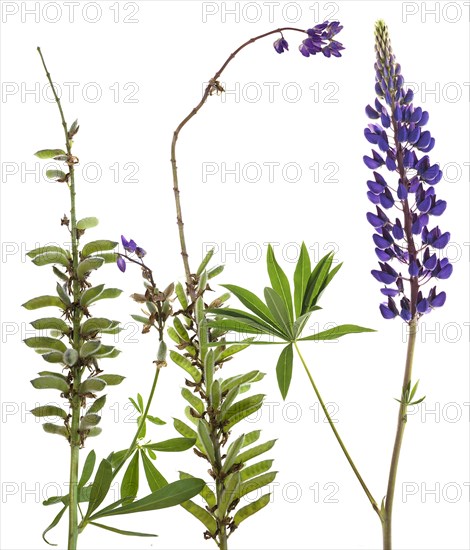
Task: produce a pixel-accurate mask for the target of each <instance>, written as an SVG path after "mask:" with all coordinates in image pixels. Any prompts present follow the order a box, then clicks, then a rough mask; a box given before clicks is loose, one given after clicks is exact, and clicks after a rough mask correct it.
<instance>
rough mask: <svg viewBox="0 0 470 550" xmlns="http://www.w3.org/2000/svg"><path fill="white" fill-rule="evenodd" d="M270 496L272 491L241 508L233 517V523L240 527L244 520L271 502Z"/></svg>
mask: <svg viewBox="0 0 470 550" xmlns="http://www.w3.org/2000/svg"><path fill="white" fill-rule="evenodd" d="M269 498H270V493H268V494H267V495H263V496H262V497H261V498H259V499H258V500H255V502H251V503H250V504H248V506H244V507H243V508H240V510H238V512H237V513H236V514H235V517H234V518H233V523H234V524H235V525H236V526H237V527H238V526H239V525H240V523H241V522H242V521H244V520H245V519H247V518H249V517H250V516H252V515H253V514H256V512H259V511H260V510H261V509H262V508H264V507H265V506H266V505H267V504H268V503H269Z"/></svg>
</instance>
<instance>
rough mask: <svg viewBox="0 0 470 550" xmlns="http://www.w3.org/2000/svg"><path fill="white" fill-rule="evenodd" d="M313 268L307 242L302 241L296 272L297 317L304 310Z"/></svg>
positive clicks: (295, 297)
mask: <svg viewBox="0 0 470 550" xmlns="http://www.w3.org/2000/svg"><path fill="white" fill-rule="evenodd" d="M311 269H312V268H311V264H310V256H309V253H308V250H307V247H306V246H305V243H302V247H301V249H300V255H299V259H298V261H297V265H296V268H295V272H294V309H295V316H296V318H297V317H299V316H300V315H301V312H302V302H303V298H304V295H305V290H306V288H307V283H308V279H309V277H310V273H311Z"/></svg>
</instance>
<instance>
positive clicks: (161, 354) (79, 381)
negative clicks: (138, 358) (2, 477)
mask: <svg viewBox="0 0 470 550" xmlns="http://www.w3.org/2000/svg"><path fill="white" fill-rule="evenodd" d="M38 51H39V54H40V56H41V60H42V63H43V65H44V69H45V71H46V75H47V78H48V80H49V83H50V85H51V88H52V90H53V93H54V97H55V101H56V103H57V106H58V108H59V111H60V116H61V122H62V126H63V129H64V134H65V150H62V149H43V150H41V151H38V152H37V153H36V156H37V157H39V158H41V159H54V160H56V161H59V162H63V163H64V164H65V166H66V171H62V170H50V171H48V172H47V173H46V175H47V177H48V178H50V179H53V180H55V181H56V182H58V183H59V184H62V185H67V186H68V189H69V193H70V218H69V217H68V216H66V215H64V216H63V217H62V219H61V222H60V225H61V226H65V229H66V231H67V232H68V236H69V238H70V243H71V245H70V247H69V248H62V247H59V246H55V245H54V246H43V247H40V248H37V249H35V250H32V251H31V252H29V253H28V256H29V257H30V258H31V259H32V261H33V263H34V264H36V265H38V266H45V265H51V264H52V266H53V267H52V269H53V273H54V275H55V277H56V278H57V279H58V280H59V281H58V282H57V284H56V295H50V296H49V295H44V296H38V297H35V298H32V299H30V300H28V301H27V302H26V303H25V304H23V306H24V307H25V308H26V309H28V310H36V309H41V308H46V307H52V308H56V309H57V308H58V309H59V312H60V317H43V318H41V319H37V320H36V321H33V322H32V323H31V324H32V325H33V327H34V328H35V329H37V330H38V331H40V332H39V333H38V335H37V336H33V337H31V338H27V339H26V340H25V343H26V345H27V346H29V347H31V348H33V349H34V350H35V351H36V352H37V353H39V354H40V355H41V356H42V358H43V359H44V360H45V361H46V362H47V363H49V364H52V365H55V366H56V367H58V369H59V370H58V371H55V370H54V371H50V370H45V371H41V372H39V377H38V378H35V379H34V380H32V382H31V383H32V385H33V386H34V387H35V388H37V389H40V390H55V391H58V392H59V395H60V398H61V399H63V400H65V402H66V407H65V409H64V408H62V407H61V406H56V405H45V406H40V407H37V408H35V409H33V410H32V413H33V414H34V415H35V416H37V417H47V418H56V419H58V421H59V423H52V422H46V423H45V424H43V428H44V430H45V431H46V432H47V433H49V434H56V435H59V436H61V437H63V438H65V440H66V442H67V444H68V445H69V446H70V476H69V483H70V484H69V494H67V495H64V496H62V497H52V498H50V499H48V500H47V501H45V502H44V504H45V505H53V504H61V505H62V508H61V510H60V512H59V513H58V514H57V515H56V517H55V518H54V520H53V521H52V523H51V524H50V525H49V526H48V527H47V528H46V530H45V531H44V533H43V539H44V540H45V541H46V542H48V540H47V539H46V534H47V533H48V532H49V531H50V530H51V529H52V528H54V527H55V526H56V525H57V524H58V523H59V521H60V520H61V518H62V516H63V515H64V514H65V512H66V511H67V510H68V511H69V522H68V523H69V529H68V548H69V549H70V550H74V549H75V548H77V540H78V535H79V533H81V532H82V531H83V529H84V528H85V527H86V526H87V525H93V526H95V527H98V528H101V529H106V530H109V531H113V532H115V533H118V534H121V535H127V536H143V537H153V536H156V535H154V534H149V533H138V532H134V531H126V530H123V529H118V528H116V527H112V526H109V525H105V524H102V523H101V521H98V520H101V519H102V518H106V517H109V516H116V515H123V514H131V513H136V512H143V511H150V510H157V509H160V508H166V507H168V506H174V505H176V504H180V503H181V502H184V501H186V500H187V499H188V498H191V497H192V496H194V495H196V494H198V493H199V492H200V490H201V488H202V487H203V486H204V483H203V481H202V480H200V479H197V478H194V479H184V480H179V481H176V482H174V483H171V484H167V483H166V482H165V484H164V485H165V486H164V485H163V484H161V485H159V486H158V487H157V486H156V483H155V477H156V469H155V467H154V466H153V464H152V460H151V459H155V458H156V455H155V451H182V450H186V449H189V448H190V447H191V446H192V445H193V443H194V439H186V438H174V439H171V440H167V441H162V442H159V443H152V442H146V443H143V442H142V438H143V437H144V436H145V426H146V422H147V420H149V421H151V422H153V423H154V424H161V423H163V422H162V421H160V420H159V419H158V418H156V417H152V416H149V414H148V412H149V408H150V404H151V401H152V398H153V394H154V391H155V386H156V382H157V380H158V375H159V373H160V369H161V368H162V367H163V366H164V365H165V364H166V362H165V358H166V346H165V343H164V340H163V336H164V326H165V321H166V319H167V318H168V315H169V313H170V310H171V308H170V302H169V300H168V296H167V294H168V293H171V290H169V291H167V293H165V291H164V292H163V293H161V292H160V291H159V290H158V289H157V287H156V286H155V283H154V280H153V275H152V271H151V270H150V269H149V268H148V267H147V266H146V265H145V264H144V263H143V259H142V258H143V257H144V256H145V251H144V250H143V249H141V248H138V247H136V245H135V243H133V244H132V241H131V243H127V242H126V243H124V244H125V249H126V250H132V251H133V252H135V253H136V255H137V257H138V260H132V261H135V262H136V263H139V264H140V266H141V269H142V273H143V277H144V280H145V284H146V291H145V297H143V300H144V301H145V302H146V303H147V305H148V307H149V308H150V309H151V311H152V314H151V316H150V320H151V321H152V322H151V323H150V321H149V328H150V325H154V326H155V327H156V328H157V331H158V334H159V342H160V344H159V350H158V354H157V360H156V361H155V364H154V369H155V378H154V383H153V386H152V390H151V392H150V396H149V399H148V402H147V405H146V407H145V409H144V403H143V399H142V398H141V397H140V395H139V397H138V405H137V404H136V405H135V406H136V408H140V410H141V415H140V417H139V419H138V424H137V431H136V434H135V437H134V438H133V440H132V442H131V444H130V446H129V447H126V448H125V449H124V450H121V451H118V452H113V453H111V454H110V455H109V456H108V457H107V458H106V459H103V460H101V462H100V464H99V466H98V469H97V471H96V474H95V476H94V480H93V482H92V483H89V481H90V479H91V477H92V475H93V472H94V469H95V463H96V454H95V452H94V451H93V450H91V451H90V452H89V453H88V455H87V458H86V460H85V462H84V465H83V469H82V473H81V475H80V478H79V476H78V474H79V454H80V449H82V448H83V447H85V445H87V443H88V439H89V438H91V437H94V436H97V435H99V434H100V433H101V428H100V427H98V426H97V425H98V424H99V423H100V420H101V417H100V415H99V414H98V413H99V412H100V411H101V410H102V409H103V407H104V405H105V403H106V395H101V396H100V397H98V395H97V394H98V393H100V392H102V391H104V390H105V389H106V387H107V386H113V385H116V384H120V383H121V382H122V381H123V380H124V376H122V375H118V374H108V373H106V372H105V368H104V366H102V364H101V361H102V360H104V359H112V358H114V357H116V356H117V355H118V354H119V350H117V349H116V348H115V347H114V346H112V345H107V344H105V343H103V342H102V339H101V338H102V336H103V335H107V334H117V333H119V331H120V326H119V321H115V320H111V319H107V318H105V317H93V316H92V313H91V307H92V306H94V304H95V303H96V302H100V301H101V300H103V299H106V298H116V297H118V296H119V295H120V294H121V291H120V290H119V289H116V288H105V285H104V284H98V285H95V286H93V285H92V283H91V282H90V277H91V274H92V272H94V271H96V270H98V269H100V268H101V267H102V266H103V265H104V264H106V263H110V262H111V263H114V262H115V261H116V258H118V261H119V265H120V267H121V269H122V268H123V266H124V267H125V264H123V263H122V262H123V261H125V260H124V259H123V257H122V256H117V255H116V253H115V252H114V249H115V247H116V246H117V244H118V243H117V242H115V241H110V240H94V241H90V242H88V243H86V244H85V245H84V246H80V242H81V240H82V239H83V238H84V237H85V236H86V235H87V231H88V230H90V229H92V228H94V227H95V226H97V225H98V219H97V218H95V217H86V218H82V219H80V220H78V221H77V215H76V205H75V197H76V188H75V170H74V167H75V165H76V164H77V163H78V158H77V157H76V156H75V155H74V154H73V153H72V145H73V138H74V137H75V135H76V134H77V132H78V131H79V125H78V122H77V121H75V122H74V123H73V124H72V125H71V126H68V125H67V123H66V121H65V117H64V113H63V110H62V106H61V103H60V99H59V98H58V96H57V94H56V91H55V88H54V86H53V84H52V80H51V77H50V74H49V72H48V70H47V68H46V65H45V62H44V59H43V56H42V53H41V50H40V49H39V48H38ZM134 297H135V295H134ZM138 301H139V300H138ZM139 456H141V457H142V461H143V465H144V470H145V474H146V477H147V480H148V485H149V487H150V489H151V491H152V492H151V493H150V494H149V495H147V496H146V497H143V498H140V499H138V500H136V497H137V491H138V486H139V483H138V479H139V471H138V469H139ZM128 460H130V462H129V465H128V467H127V469H126V472H125V474H124V477H123V479H122V483H121V494H120V496H121V498H120V499H118V500H117V501H115V502H113V503H111V504H109V505H107V506H105V507H102V508H100V507H101V504H102V503H103V502H104V500H105V498H106V496H107V495H108V492H109V489H110V487H111V483H112V482H113V480H114V479H115V477H116V476H117V474H118V473H119V472H120V470H121V469H122V467H123V466H124V465H125V463H126V462H127V461H128ZM80 505H82V506H86V510H84V511H82V508H81V506H80ZM79 514H80V518H79ZM48 543H49V542H48ZM49 544H50V543H49Z"/></svg>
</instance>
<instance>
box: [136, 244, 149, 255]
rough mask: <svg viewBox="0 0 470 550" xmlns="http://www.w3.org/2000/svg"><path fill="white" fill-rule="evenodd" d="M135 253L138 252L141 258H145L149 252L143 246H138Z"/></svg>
mask: <svg viewBox="0 0 470 550" xmlns="http://www.w3.org/2000/svg"><path fill="white" fill-rule="evenodd" d="M135 253H136V256H138V257H139V258H143V257H144V256H145V254H147V252H146V251H145V250H144V249H143V248H141V247H140V246H138V247H137V248H136V249H135Z"/></svg>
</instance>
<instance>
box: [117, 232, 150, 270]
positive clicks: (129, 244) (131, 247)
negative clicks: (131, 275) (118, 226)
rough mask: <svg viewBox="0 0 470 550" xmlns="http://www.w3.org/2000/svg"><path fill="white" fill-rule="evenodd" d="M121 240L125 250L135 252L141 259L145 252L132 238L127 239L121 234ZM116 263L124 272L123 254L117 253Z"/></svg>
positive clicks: (124, 261)
mask: <svg viewBox="0 0 470 550" xmlns="http://www.w3.org/2000/svg"><path fill="white" fill-rule="evenodd" d="M121 242H122V246H123V247H124V250H125V251H126V252H130V253H131V254H135V255H136V256H137V257H138V258H141V259H142V258H143V257H144V256H145V255H146V254H147V252H145V250H144V249H143V248H141V247H140V246H137V243H136V242H135V241H134V240H133V239H131V240H130V241H128V240H127V239H126V238H125V237H124V235H121ZM116 263H117V266H118V267H119V269H120V270H121V271H122V272H123V273H124V272H125V271H126V260H125V259H124V256H121V255H118V257H117V262H116Z"/></svg>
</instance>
